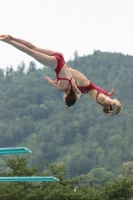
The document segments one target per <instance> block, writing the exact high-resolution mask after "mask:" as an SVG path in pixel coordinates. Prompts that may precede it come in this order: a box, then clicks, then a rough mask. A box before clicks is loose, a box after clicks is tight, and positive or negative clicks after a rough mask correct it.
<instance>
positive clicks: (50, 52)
mask: <svg viewBox="0 0 133 200" xmlns="http://www.w3.org/2000/svg"><path fill="white" fill-rule="evenodd" d="M1 36H3V37H9V39H10V40H13V41H15V42H17V43H20V44H23V45H25V46H26V47H28V48H30V49H33V50H34V51H37V52H40V53H44V54H46V55H48V56H52V55H53V54H54V53H55V52H56V51H53V50H49V49H42V48H39V47H36V46H35V45H33V44H32V43H30V42H28V41H26V40H23V39H19V38H15V37H12V36H11V35H1Z"/></svg>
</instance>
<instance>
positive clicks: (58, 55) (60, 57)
mask: <svg viewBox="0 0 133 200" xmlns="http://www.w3.org/2000/svg"><path fill="white" fill-rule="evenodd" d="M52 56H55V57H56V59H57V67H56V69H55V72H56V78H57V83H58V81H59V80H67V81H68V87H69V85H70V87H71V89H72V77H71V78H70V79H67V78H60V77H59V76H58V75H59V73H60V70H61V69H62V67H63V66H64V64H65V60H64V57H63V55H62V54H61V53H58V52H56V53H54V54H53V55H52ZM68 87H67V89H68ZM67 89H66V90H67Z"/></svg>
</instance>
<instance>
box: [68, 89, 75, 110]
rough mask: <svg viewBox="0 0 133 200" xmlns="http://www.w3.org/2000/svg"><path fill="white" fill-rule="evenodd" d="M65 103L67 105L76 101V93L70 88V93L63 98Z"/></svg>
mask: <svg viewBox="0 0 133 200" xmlns="http://www.w3.org/2000/svg"><path fill="white" fill-rule="evenodd" d="M65 103H66V105H67V106H68V107H70V106H73V105H74V104H75V103H76V94H75V92H74V90H72V89H70V93H69V94H68V95H67V96H66V98H65Z"/></svg>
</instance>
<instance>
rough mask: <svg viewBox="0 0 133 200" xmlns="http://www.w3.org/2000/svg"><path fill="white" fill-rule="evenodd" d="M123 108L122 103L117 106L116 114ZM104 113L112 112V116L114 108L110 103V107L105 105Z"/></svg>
mask: <svg viewBox="0 0 133 200" xmlns="http://www.w3.org/2000/svg"><path fill="white" fill-rule="evenodd" d="M121 110H122V106H121V105H120V106H117V110H116V114H115V115H118V114H119V113H120V112H121ZM103 113H108V114H110V116H111V114H112V113H113V108H112V106H111V105H110V106H109V107H108V108H107V107H104V108H103Z"/></svg>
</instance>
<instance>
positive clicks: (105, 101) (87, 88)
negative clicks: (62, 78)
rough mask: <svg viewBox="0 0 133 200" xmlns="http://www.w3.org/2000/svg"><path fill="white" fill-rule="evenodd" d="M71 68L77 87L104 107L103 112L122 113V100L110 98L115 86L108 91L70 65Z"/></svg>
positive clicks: (111, 114) (110, 113)
mask: <svg viewBox="0 0 133 200" xmlns="http://www.w3.org/2000/svg"><path fill="white" fill-rule="evenodd" d="M68 67H69V66H68ZM69 70H70V72H71V74H72V76H73V78H74V79H75V82H76V84H77V88H78V89H79V90H80V91H81V93H84V94H89V95H90V96H91V97H92V99H93V100H94V101H95V102H97V103H98V104H99V105H100V106H101V107H102V108H103V113H108V114H109V115H110V116H113V115H117V114H119V113H120V111H121V109H122V106H121V103H120V101H118V100H117V99H113V100H112V99H111V98H110V96H111V95H113V94H114V92H115V91H114V89H113V88H112V89H111V90H110V92H106V91H105V90H103V89H102V88H100V87H98V86H96V85H94V84H93V83H92V82H91V81H90V80H88V79H87V78H86V77H85V76H84V75H83V74H82V73H81V72H79V71H77V70H75V69H73V68H71V67H69ZM64 97H65V96H64Z"/></svg>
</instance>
